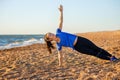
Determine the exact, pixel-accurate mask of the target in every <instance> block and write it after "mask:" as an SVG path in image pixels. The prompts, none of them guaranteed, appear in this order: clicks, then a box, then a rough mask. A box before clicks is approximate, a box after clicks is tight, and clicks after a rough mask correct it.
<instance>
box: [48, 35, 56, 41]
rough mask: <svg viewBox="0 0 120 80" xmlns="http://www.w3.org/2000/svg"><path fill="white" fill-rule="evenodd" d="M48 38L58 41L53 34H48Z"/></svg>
mask: <svg viewBox="0 0 120 80" xmlns="http://www.w3.org/2000/svg"><path fill="white" fill-rule="evenodd" d="M47 38H48V39H49V40H50V41H53V40H55V39H56V35H55V34H53V33H47Z"/></svg>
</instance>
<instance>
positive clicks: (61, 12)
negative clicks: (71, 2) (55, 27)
mask: <svg viewBox="0 0 120 80" xmlns="http://www.w3.org/2000/svg"><path fill="white" fill-rule="evenodd" d="M58 9H59V11H60V22H59V29H60V30H62V26H63V6H62V5H60V7H59V8H58Z"/></svg>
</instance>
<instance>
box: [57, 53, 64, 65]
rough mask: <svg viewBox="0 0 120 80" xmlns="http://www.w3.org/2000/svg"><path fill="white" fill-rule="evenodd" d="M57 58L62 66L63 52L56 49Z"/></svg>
mask: <svg viewBox="0 0 120 80" xmlns="http://www.w3.org/2000/svg"><path fill="white" fill-rule="evenodd" d="M58 60H59V66H62V63H63V54H62V52H61V51H58Z"/></svg>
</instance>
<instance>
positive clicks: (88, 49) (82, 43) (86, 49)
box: [74, 37, 112, 60]
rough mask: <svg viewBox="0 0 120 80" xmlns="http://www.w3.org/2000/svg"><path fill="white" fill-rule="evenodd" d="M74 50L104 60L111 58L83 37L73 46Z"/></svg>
mask: <svg viewBox="0 0 120 80" xmlns="http://www.w3.org/2000/svg"><path fill="white" fill-rule="evenodd" d="M74 48H75V50H76V51H78V52H81V53H83V54H88V55H92V56H95V57H98V58H101V59H104V60H110V57H112V55H111V54H109V53H108V52H107V51H105V50H104V49H101V48H99V47H97V46H96V45H95V44H94V43H93V42H91V41H90V40H88V39H86V38H83V37H78V40H77V43H76V44H75V46H74Z"/></svg>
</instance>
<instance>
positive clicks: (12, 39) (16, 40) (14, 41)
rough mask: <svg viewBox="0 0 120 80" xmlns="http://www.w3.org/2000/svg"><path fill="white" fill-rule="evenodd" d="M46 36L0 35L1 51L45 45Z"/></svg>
mask: <svg viewBox="0 0 120 80" xmlns="http://www.w3.org/2000/svg"><path fill="white" fill-rule="evenodd" d="M43 37H44V35H0V50H4V49H10V48H14V47H21V46H27V45H32V44H36V43H44V39H43Z"/></svg>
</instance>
